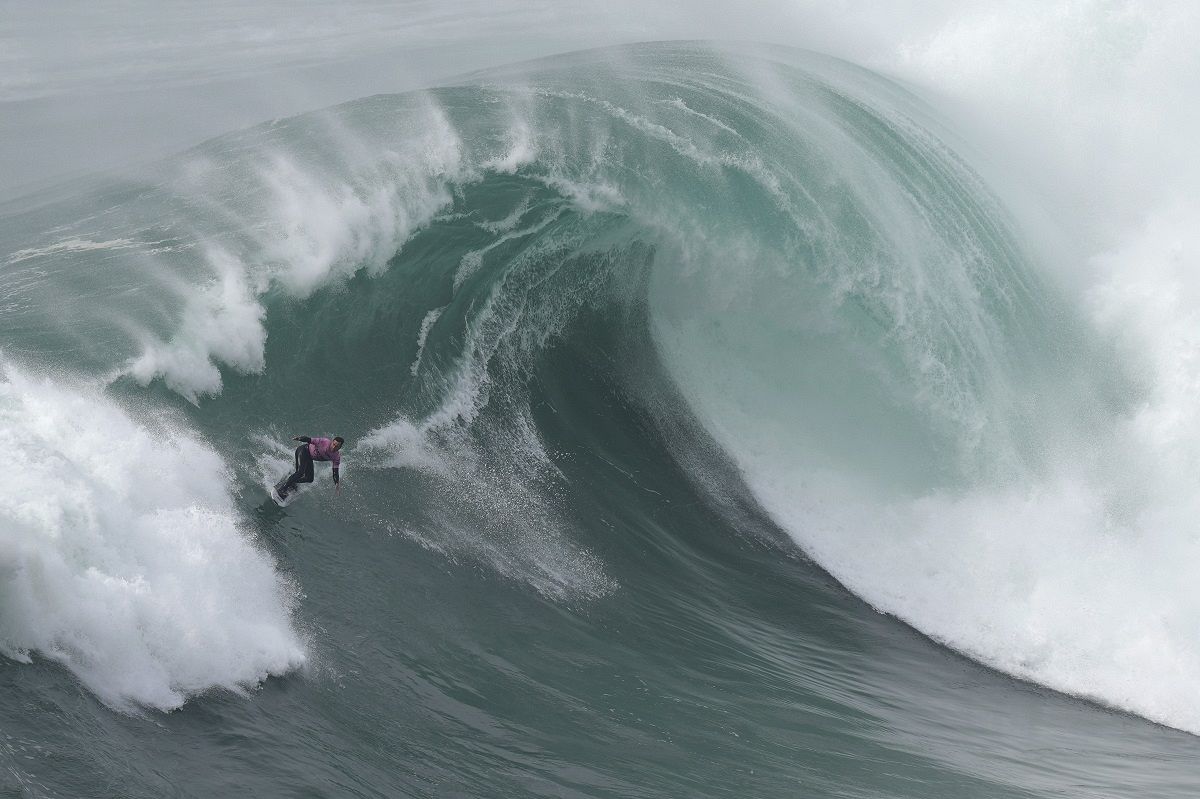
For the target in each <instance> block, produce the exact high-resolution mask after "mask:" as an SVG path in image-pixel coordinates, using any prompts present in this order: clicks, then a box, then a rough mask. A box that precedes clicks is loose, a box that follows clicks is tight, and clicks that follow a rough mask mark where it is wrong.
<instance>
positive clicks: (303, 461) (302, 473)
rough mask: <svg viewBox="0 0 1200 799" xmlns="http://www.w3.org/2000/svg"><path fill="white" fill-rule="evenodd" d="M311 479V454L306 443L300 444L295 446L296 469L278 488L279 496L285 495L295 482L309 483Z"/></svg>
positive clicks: (293, 486)
mask: <svg viewBox="0 0 1200 799" xmlns="http://www.w3.org/2000/svg"><path fill="white" fill-rule="evenodd" d="M312 481H313V462H312V455H311V454H310V453H309V451H308V444H301V445H300V446H298V447H296V471H294V472H292V475H291V476H290V477H288V479H287V482H286V483H284V485H283V488H280V489H279V496H280V497H286V496H287V495H288V492H289V491H291V490H292V489H293V488H295V487H296V483H311V482H312Z"/></svg>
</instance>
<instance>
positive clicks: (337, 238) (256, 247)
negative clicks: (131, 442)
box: [116, 104, 469, 403]
mask: <svg viewBox="0 0 1200 799" xmlns="http://www.w3.org/2000/svg"><path fill="white" fill-rule="evenodd" d="M413 122H414V125H415V128H416V132H415V133H412V134H411V135H409V136H408V138H406V139H404V140H403V142H401V143H400V144H398V145H397V147H398V149H397V151H386V152H384V153H383V154H382V155H371V156H363V158H364V159H365V160H364V161H363V162H362V163H355V164H350V165H349V166H347V167H346V170H347V172H348V173H349V174H348V176H339V177H336V178H333V177H329V176H328V175H327V174H325V171H323V170H322V169H320V168H317V167H316V166H314V165H311V164H309V165H306V164H304V163H302V162H301V161H300V160H298V159H297V158H295V157H293V156H290V155H288V154H285V153H282V152H275V153H272V154H271V155H270V156H269V157H268V158H267V159H266V161H265V163H264V164H263V166H262V168H261V171H260V174H258V175H257V178H256V180H257V183H259V184H260V185H261V186H262V187H264V188H265V189H266V192H265V196H266V198H267V199H266V201H265V203H264V204H263V207H261V208H255V209H253V211H252V213H253V215H254V216H256V217H257V219H246V220H242V222H241V223H242V224H247V229H246V230H245V231H241V234H242V236H244V237H245V236H248V240H246V241H243V242H240V243H239V242H237V241H234V242H222V243H220V244H218V243H215V242H207V243H204V247H203V252H204V262H203V264H202V267H206V268H207V271H208V273H209V277H208V279H207V281H204V282H199V283H190V282H183V283H182V285H179V286H177V288H176V291H177V294H178V295H179V301H180V303H181V304H182V306H183V310H182V312H181V314H180V320H179V322H178V324H177V327H176V329H175V330H174V331H173V332H172V334H171V335H170V337H169V338H168V339H166V340H163V339H161V338H160V337H157V336H154V335H151V334H150V333H148V332H146V331H139V332H138V335H139V336H140V337H141V338H142V346H141V352H140V353H139V354H138V355H137V356H135V357H133V358H131V359H129V361H128V362H127V363H126V364H125V365H124V366H123V367H122V368H121V369H119V370H118V371H117V373H116V374H117V375H118V376H119V375H129V376H131V377H133V378H134V379H136V380H138V381H139V382H141V383H142V384H148V383H149V382H150V381H152V380H155V379H158V378H162V379H163V381H164V382H165V383H166V385H167V386H168V387H169V388H170V389H172V390H174V391H176V392H178V393H179V394H181V395H182V396H184V397H186V398H187V399H188V400H189V401H191V402H193V403H196V402H199V400H200V398H201V397H203V396H205V395H215V394H219V393H220V391H221V388H222V378H221V367H222V366H226V367H230V368H232V369H234V370H235V371H238V372H242V373H252V372H259V371H261V370H262V369H263V368H264V366H265V360H264V352H265V346H266V339H267V333H266V326H265V325H266V310H265V308H264V305H263V301H262V298H263V296H264V295H265V294H266V293H267V292H268V291H271V290H272V289H278V290H281V291H283V292H286V293H287V294H288V295H290V296H292V297H296V298H304V297H307V296H309V295H311V294H312V293H313V292H314V291H316V290H317V289H319V288H320V287H322V286H326V285H329V284H331V283H336V282H337V281H340V280H345V279H346V278H348V277H350V276H352V275H353V274H355V273H356V272H359V271H360V270H365V271H367V272H368V273H370V274H377V273H379V272H380V271H382V270H383V269H385V268H386V267H387V264H388V261H389V260H390V259H391V258H392V257H393V256H394V255H395V254H396V253H397V252H398V251H399V249H400V248H401V247H402V246H403V244H404V243H405V242H406V241H407V240H408V239H409V238H410V237H411V236H412V235H413V234H414V233H416V232H417V230H419V229H420V228H422V227H424V226H425V225H427V224H429V223H430V222H431V221H432V220H433V219H434V218H435V217H436V216H437V214H438V213H439V212H440V211H442V210H443V209H444V208H446V207H447V206H449V205H450V204H451V202H452V199H453V197H452V194H451V189H450V187H451V185H452V184H453V183H454V182H456V181H461V180H464V179H466V177H467V176H468V174H469V173H468V171H467V170H466V166H465V164H464V162H463V154H462V145H461V142H460V141H459V139H458V136H457V134H456V133H455V131H454V130H453V129H452V127H451V126H450V124H449V122H448V121H447V120H446V118H445V115H444V114H442V113H441V111H440V110H439V109H437V108H436V107H434V106H433V105H432V104H430V105H428V106H427V107H426V108H425V109H424V112H423V113H422V114H421V115H420V116H419V117H418V118H417V119H415V120H414V121H413ZM329 125H330V126H331V127H335V126H334V123H332V122H330V123H329ZM334 135H336V136H337V137H338V140H339V141H340V142H341V143H342V145H343V149H344V151H345V152H347V153H351V154H355V153H358V154H360V155H361V154H362V153H364V152H369V151H370V148H367V147H365V146H364V145H362V143H361V142H357V141H356V140H355V139H354V138H353V136H352V134H350V133H349V132H346V131H344V130H342V129H341V128H336V129H335V131H334ZM217 174H218V175H219V174H220V173H219V172H217ZM212 175H213V170H212V167H211V164H209V163H207V162H205V164H204V166H203V168H197V169H196V170H194V171H191V170H188V169H187V168H186V167H185V169H184V179H183V181H184V184H185V185H186V184H187V183H189V182H195V184H196V185H195V186H193V187H192V188H193V190H196V191H198V192H200V193H201V196H202V197H203V198H204V201H205V202H207V203H208V205H209V206H211V207H213V208H214V210H215V211H216V213H218V214H221V215H223V216H224V217H226V218H229V219H240V218H241V216H242V215H243V214H244V211H238V210H236V209H233V208H224V207H221V206H217V205H216V204H215V201H213V200H212V199H211V196H213V195H219V194H220V193H221V192H222V191H224V192H228V191H230V190H229V188H228V187H222V186H214V185H210V184H209V183H206V182H205V181H209V180H212V179H213V178H212ZM237 193H238V194H242V193H245V190H244V189H242V190H240V191H239V192H237ZM173 268H177V267H176V266H175V265H174V264H169V265H164V267H163V269H162V271H163V272H165V273H167V274H171V269H173Z"/></svg>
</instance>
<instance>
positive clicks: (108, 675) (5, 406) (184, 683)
mask: <svg viewBox="0 0 1200 799" xmlns="http://www.w3.org/2000/svg"><path fill="white" fill-rule="evenodd" d="M0 438H2V439H3V440H4V441H5V442H6V443H5V452H6V456H7V460H8V463H9V466H10V468H9V470H8V475H7V476H6V478H5V480H3V481H2V482H0V524H2V525H3V528H4V531H5V534H4V536H3V537H0V652H3V654H5V655H6V656H8V657H9V658H12V659H15V660H20V661H26V662H27V661H29V660H30V659H31V657H32V656H34V655H37V656H40V657H44V658H47V659H50V660H54V661H57V662H59V663H61V664H62V665H63V666H65V667H66V668H68V669H70V671H71V672H72V673H73V674H75V675H76V676H77V677H78V678H79V679H80V680H81V681H82V682H83V683H84V684H85V685H86V686H87V687H88V688H89V689H90V690H91V691H92V692H93V693H95V694H96V696H98V697H99V698H100V699H102V700H103V701H104V702H106V703H108V704H110V705H112V706H114V707H117V708H130V707H132V706H134V705H141V706H146V707H151V708H158V709H162V710H169V709H172V708H177V707H179V706H180V705H181V704H183V703H184V702H185V701H186V700H187V698H188V697H190V696H194V695H196V694H198V693H201V692H204V691H208V690H211V689H215V688H223V689H228V690H234V691H242V690H247V689H249V688H252V687H253V686H255V685H257V684H258V683H260V682H261V681H262V680H264V679H265V678H266V677H268V676H269V675H279V674H284V673H285V672H287V671H289V670H291V669H295V668H297V667H299V666H300V665H301V664H303V663H304V661H305V649H304V645H303V643H302V642H301V640H300V637H299V635H298V634H297V632H296V630H295V628H294V624H293V621H292V618H291V616H292V603H293V590H292V588H291V587H290V586H289V585H288V584H287V583H286V581H284V580H283V579H282V578H281V577H280V575H279V574H278V573H277V572H276V570H275V568H274V564H273V563H272V561H271V558H270V557H269V556H267V555H266V554H265V553H263V552H262V551H261V550H259V549H258V548H256V547H255V546H254V545H253V544H252V543H251V542H250V540H249V539H248V538H247V537H246V535H245V533H243V532H242V531H241V530H240V529H239V521H238V512H237V509H236V507H235V505H234V500H233V497H232V496H231V495H230V492H229V487H228V475H227V471H226V467H225V465H224V463H223V462H222V459H221V457H220V456H219V455H218V454H217V453H216V452H214V451H213V450H212V449H211V448H210V447H208V446H207V445H206V444H205V443H204V442H202V441H199V440H197V439H195V438H194V437H192V436H189V435H188V434H186V433H184V432H182V431H181V430H179V429H178V428H176V427H173V426H171V425H169V424H166V423H164V422H162V421H161V420H158V421H153V422H139V421H136V420H135V419H134V418H133V417H132V416H131V415H130V413H129V412H127V411H126V410H124V409H122V408H121V407H119V406H118V405H116V404H115V403H113V402H112V401H111V400H109V399H108V398H106V397H105V396H104V394H103V393H102V391H101V390H99V389H95V388H89V387H86V386H79V385H71V384H69V383H67V382H63V381H60V380H52V379H49V378H45V377H36V376H33V375H31V374H29V373H28V372H26V371H23V370H20V369H17V368H14V367H13V366H11V365H2V366H0Z"/></svg>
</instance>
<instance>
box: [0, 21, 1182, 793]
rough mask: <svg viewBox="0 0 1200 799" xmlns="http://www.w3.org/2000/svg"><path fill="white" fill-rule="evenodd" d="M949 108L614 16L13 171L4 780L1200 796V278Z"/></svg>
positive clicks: (4, 292) (285, 789) (3, 222)
mask: <svg viewBox="0 0 1200 799" xmlns="http://www.w3.org/2000/svg"><path fill="white" fill-rule="evenodd" d="M947 107H948V104H947V102H946V101H945V98H939V97H938V96H937V95H936V93H934V92H922V91H921V90H919V89H918V88H916V87H914V86H913V85H912V84H909V83H906V82H905V81H902V80H899V79H897V78H895V77H890V76H887V75H884V74H882V73H881V72H879V71H876V70H873V69H869V68H866V67H864V66H862V65H859V64H856V63H853V62H851V61H848V60H844V59H841V58H837V57H833V56H829V55H823V54H819V53H816V52H813V51H810V50H807V49H800V48H796V47H788V46H781V45H761V44H748V43H742V44H728V43H719V42H713V41H707V40H706V41H665V42H651V43H642V44H628V45H622V46H615V47H602V48H593V49H584V50H576V51H573V52H570V53H566V54H562V55H557V56H553V57H548V58H542V59H538V60H534V61H523V62H520V63H516V64H511V65H508V66H500V67H495V66H492V67H487V68H485V69H480V70H478V71H475V72H471V73H469V74H465V75H458V76H457V77H453V78H445V79H443V80H440V81H438V82H437V85H436V86H434V87H431V88H427V89H422V90H417V91H409V92H402V93H390V94H389V93H384V94H372V95H369V96H362V97H360V98H358V99H353V100H351V101H349V102H345V103H341V104H337V105H333V106H330V107H326V108H322V109H320V110H316V111H311V112H307V113H302V114H298V115H289V116H285V117H283V118H279V119H274V120H270V121H264V122H261V123H260V124H257V125H253V126H250V127H245V128H238V129H236V130H231V131H229V132H226V133H224V134H222V135H219V136H217V137H215V138H210V139H207V140H206V141H204V142H203V143H200V144H197V145H195V146H192V147H190V148H187V149H183V150H182V151H180V152H178V153H176V154H174V155H171V156H168V157H165V158H160V159H148V160H144V161H142V162H139V163H137V164H136V165H133V166H127V167H125V168H123V169H121V170H119V171H109V172H102V173H96V174H91V175H88V176H86V177H76V178H72V179H70V180H67V181H65V182H59V183H57V184H55V185H53V186H51V187H47V188H42V189H40V190H38V191H34V192H33V193H28V194H23V195H22V196H20V197H17V198H14V199H9V200H7V201H5V202H4V203H3V204H2V205H0V441H3V444H2V445H0V452H2V453H3V454H4V456H5V457H4V460H5V467H4V472H5V474H4V477H3V479H2V480H0V654H2V655H3V657H2V658H0V795H3V796H13V797H82V796H120V797H165V796H179V797H215V796H297V797H299V796H306V797H318V796H329V797H341V796H358V797H385V796H387V797H390V796H411V797H452V796H454V797H457V796H462V797H468V796H469V797H526V796H528V797H535V796H538V797H733V796H737V797H776V796H778V797H864V798H865V797H878V798H879V799H884V798H887V799H891V798H893V797H913V799H932V798H933V797H946V798H947V799H959V798H961V797H986V798H987V799H1002V798H1005V797H1014V798H1016V797H1022V798H1023V797H1064V796H1072V797H1075V796H1079V797H1193V796H1195V795H1196V794H1197V792H1198V791H1200V769H1198V768H1197V765H1196V755H1197V752H1198V751H1200V748H1198V745H1197V738H1196V737H1195V736H1196V735H1197V734H1200V698H1198V695H1197V693H1196V686H1197V685H1200V627H1198V624H1200V593H1198V592H1197V591H1196V590H1195V580H1194V577H1195V574H1196V568H1195V567H1196V566H1197V565H1200V535H1197V530H1196V527H1195V520H1196V519H1197V518H1200V516H1197V515H1196V511H1197V510H1200V508H1197V504H1198V503H1197V500H1196V496H1197V492H1196V490H1195V489H1196V486H1195V480H1194V473H1195V472H1194V470H1191V467H1194V466H1195V465H1196V463H1197V457H1196V454H1197V453H1200V444H1197V443H1195V442H1200V418H1198V417H1197V415H1196V411H1195V410H1194V409H1190V407H1189V402H1190V400H1189V397H1194V394H1192V393H1191V392H1190V391H1189V388H1194V386H1195V385H1197V382H1196V375H1197V374H1198V373H1200V367H1198V365H1197V363H1195V362H1194V361H1195V351H1196V350H1195V342H1196V338H1195V333H1194V331H1192V332H1189V330H1191V328H1190V327H1189V325H1190V324H1191V323H1192V322H1193V321H1194V318H1193V312H1192V311H1191V310H1190V308H1191V306H1190V305H1189V303H1188V299H1189V298H1190V297H1192V296H1200V294H1192V293H1189V291H1188V289H1187V286H1189V285H1190V283H1188V282H1187V281H1186V279H1184V278H1180V279H1178V280H1175V281H1174V282H1172V280H1171V279H1168V278H1170V275H1171V274H1175V273H1170V274H1168V275H1167V276H1166V277H1164V278H1163V279H1162V280H1161V281H1158V282H1155V281H1152V280H1150V278H1149V277H1147V275H1148V274H1150V272H1149V270H1148V268H1147V270H1144V271H1138V270H1136V269H1133V268H1129V267H1126V266H1122V264H1125V263H1126V262H1128V261H1130V260H1132V261H1134V262H1137V258H1133V259H1131V258H1128V257H1126V256H1129V254H1130V253H1131V252H1132V253H1134V254H1135V255H1137V254H1138V253H1140V252H1145V253H1148V254H1147V255H1146V260H1154V258H1157V253H1158V250H1157V249H1155V248H1154V247H1152V246H1150V245H1145V247H1146V249H1145V250H1138V249H1137V246H1135V245H1128V246H1127V247H1125V248H1124V249H1122V248H1121V247H1120V246H1116V245H1114V248H1113V249H1112V250H1111V252H1113V253H1116V254H1115V255H1112V256H1111V257H1110V258H1109V259H1108V260H1105V259H1104V258H1097V259H1094V260H1093V261H1091V262H1090V263H1092V264H1093V265H1094V266H1096V268H1097V269H1099V268H1100V267H1101V266H1106V267H1107V270H1106V271H1105V275H1106V277H1105V279H1104V280H1096V281H1094V283H1093V284H1091V285H1089V286H1087V287H1086V288H1081V286H1080V282H1081V281H1079V280H1078V278H1077V276H1076V277H1070V276H1066V277H1064V268H1063V267H1062V265H1061V262H1060V261H1059V260H1056V259H1061V258H1063V257H1064V256H1063V252H1064V250H1063V249H1062V248H1059V247H1058V246H1057V245H1056V244H1055V243H1054V241H1055V237H1054V235H1052V234H1050V233H1047V232H1046V227H1042V225H1047V226H1052V223H1053V220H1050V222H1047V219H1046V217H1045V216H1042V215H1039V214H1035V213H1033V212H1031V210H1030V209H1031V207H1032V205H1031V204H1030V203H1028V202H1026V200H1027V197H1028V193H1023V190H1021V189H1020V188H1019V187H1020V186H1021V185H1023V184H1024V185H1025V186H1026V189H1028V187H1029V186H1030V185H1033V184H1036V183H1038V181H1039V180H1045V179H1047V176H1046V175H1044V174H1043V175H1041V176H1035V177H1030V178H1029V180H1028V181H1025V180H1023V179H1022V175H1021V174H1020V173H1016V174H1014V172H1013V171H1012V169H1011V161H1006V160H1004V159H1002V158H999V157H998V156H996V154H995V153H994V152H989V151H988V150H987V147H986V143H985V139H984V138H983V137H980V136H979V135H977V131H973V130H972V129H971V126H970V125H969V124H965V123H961V121H957V118H954V117H953V116H952V115H951V114H950V113H948V111H947ZM1014 186H1017V187H1018V188H1014ZM1179 216H1180V217H1181V218H1187V213H1186V212H1180V214H1179ZM1148 227H1149V229H1150V230H1151V232H1152V233H1153V232H1154V231H1155V230H1157V231H1158V234H1159V237H1160V238H1161V237H1162V236H1163V235H1166V238H1167V239H1169V242H1168V244H1167V245H1164V246H1165V247H1166V249H1167V250H1168V251H1171V252H1175V253H1176V254H1177V255H1178V260H1177V262H1176V263H1182V264H1183V265H1185V266H1186V264H1188V263H1191V261H1190V260H1189V259H1190V254H1191V253H1192V250H1190V249H1188V248H1189V246H1190V244H1189V240H1187V239H1186V238H1183V239H1181V237H1180V236H1179V235H1178V234H1176V233H1172V232H1171V231H1166V233H1164V231H1163V230H1162V229H1161V228H1158V229H1156V228H1154V226H1153V225H1152V224H1150V225H1149V226H1148ZM1167 234H1170V235H1167ZM1172 235H1173V236H1174V238H1171V236H1172ZM1148 238H1151V239H1154V238H1155V236H1149V237H1148ZM1180 242H1182V243H1180ZM1172 246H1174V247H1175V249H1173V250H1172V249H1171V247H1172ZM1139 257H1140V256H1139ZM1168 260H1169V259H1168ZM1097 265H1098V266H1097ZM1147 341H1154V342H1160V343H1162V347H1161V349H1160V350H1155V349H1154V348H1153V347H1150V346H1149V345H1148V344H1146V342H1147ZM1189 358H1190V360H1189ZM1192 404H1194V403H1192ZM295 435H311V436H315V435H329V436H333V435H341V436H344V437H345V438H346V442H347V443H346V447H345V449H344V461H343V467H342V483H343V485H342V490H341V491H340V493H337V492H335V491H334V489H333V486H332V482H331V479H330V475H329V470H328V468H327V467H326V466H324V465H323V464H318V467H317V470H316V471H317V478H316V481H315V482H314V483H313V484H312V485H311V486H309V487H307V488H306V489H305V490H304V491H303V492H302V494H301V495H300V496H299V498H298V499H297V500H296V501H295V502H293V503H291V504H290V505H289V506H288V507H286V508H280V507H277V506H276V505H275V504H274V503H273V502H272V501H271V500H270V499H269V498H268V496H267V490H268V487H269V486H270V485H271V484H273V483H274V482H275V481H276V480H278V479H279V477H280V476H282V475H283V474H285V473H287V471H288V470H289V465H290V463H291V459H292V450H291V447H292V446H293V442H291V441H290V439H291V437H292V436H295Z"/></svg>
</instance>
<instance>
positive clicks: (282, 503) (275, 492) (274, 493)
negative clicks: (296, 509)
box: [270, 477, 300, 508]
mask: <svg viewBox="0 0 1200 799" xmlns="http://www.w3.org/2000/svg"><path fill="white" fill-rule="evenodd" d="M287 481H288V479H287V478H286V477H285V478H283V479H282V480H280V481H279V482H278V483H276V484H275V485H274V486H272V487H271V491H270V494H271V500H272V501H273V502H274V503H275V504H276V505H278V506H279V507H281V508H286V507H287V506H288V505H290V504H291V502H292V500H294V499H295V498H296V494H298V493H300V492H299V491H297V490H296V489H295V488H293V489H292V490H291V491H290V492H289V493H288V495H287V496H286V497H281V496H279V490H280V489H282V488H283V487H284V486H285V485H287Z"/></svg>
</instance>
